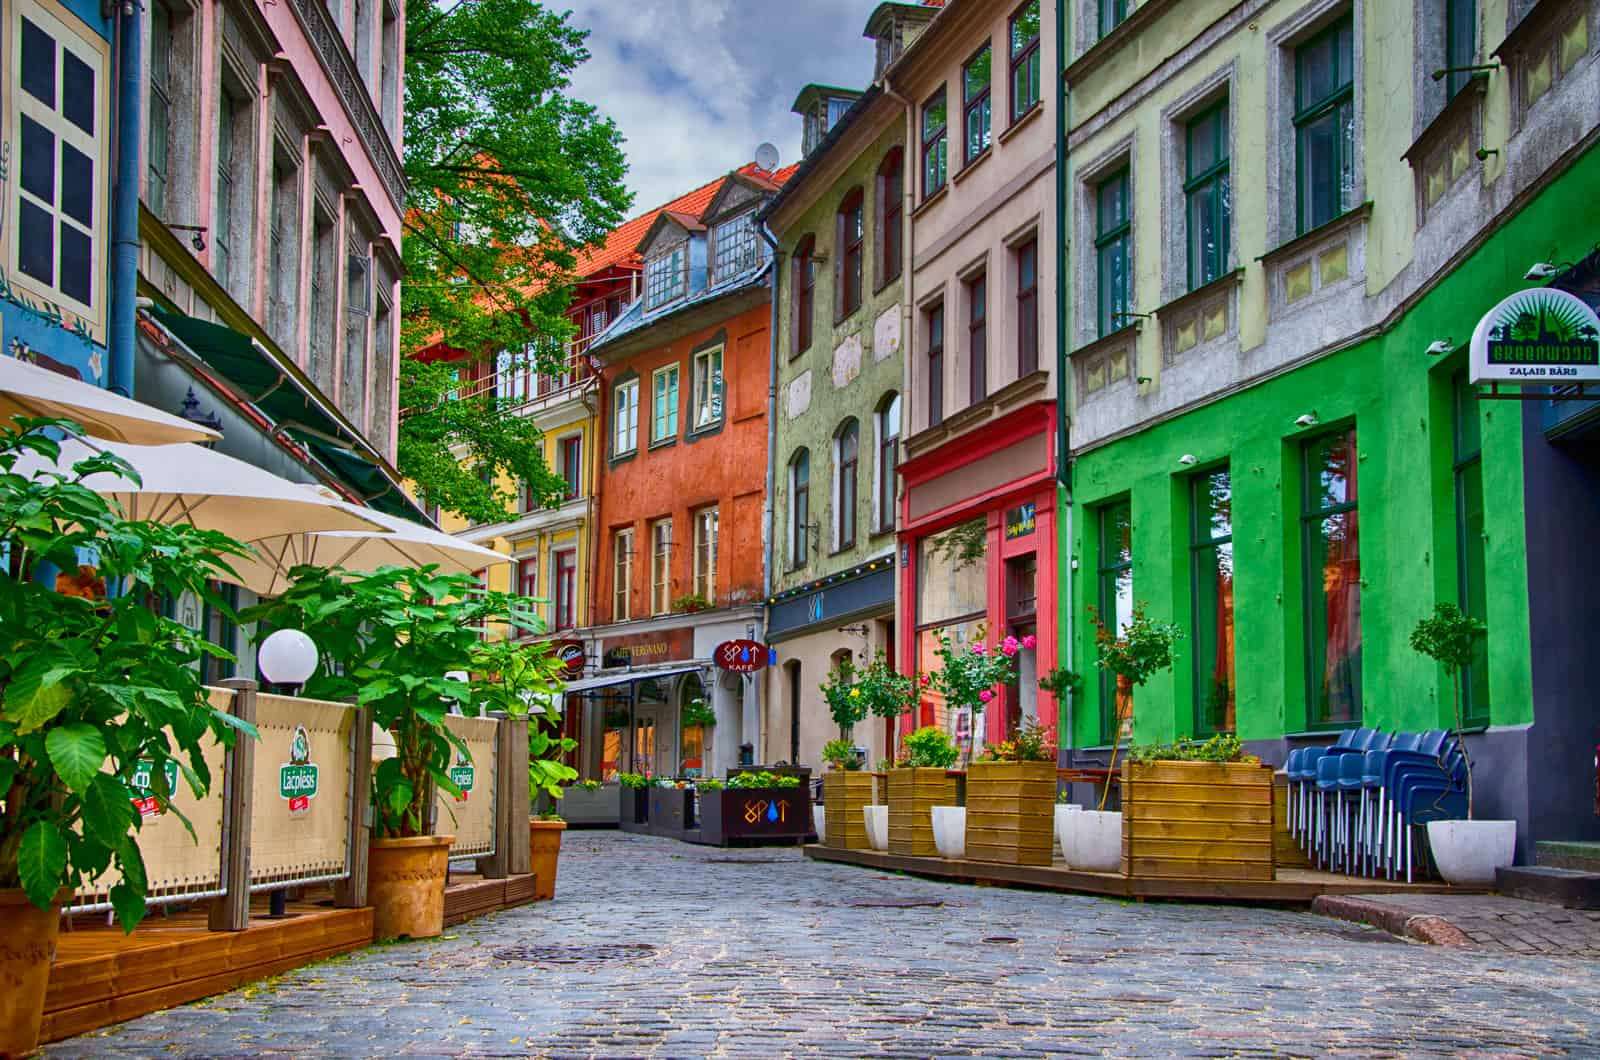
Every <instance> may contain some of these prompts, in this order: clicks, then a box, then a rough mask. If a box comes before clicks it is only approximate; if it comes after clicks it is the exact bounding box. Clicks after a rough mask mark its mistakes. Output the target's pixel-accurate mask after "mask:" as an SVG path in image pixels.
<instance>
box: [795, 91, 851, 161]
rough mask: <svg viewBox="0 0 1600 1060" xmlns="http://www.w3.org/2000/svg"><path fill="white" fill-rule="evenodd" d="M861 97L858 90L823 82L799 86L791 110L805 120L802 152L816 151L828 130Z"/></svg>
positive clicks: (837, 122) (841, 119) (801, 143)
mask: <svg viewBox="0 0 1600 1060" xmlns="http://www.w3.org/2000/svg"><path fill="white" fill-rule="evenodd" d="M860 96H861V93H859V92H854V91H851V90H850V89H845V88H829V87H827V86H826V85H807V86H806V87H805V88H803V89H801V90H800V96H799V98H797V99H796V100H795V102H794V113H796V114H798V115H800V117H801V118H802V119H803V120H804V123H805V124H804V130H803V134H802V136H801V139H800V150H801V153H803V154H808V155H809V154H810V153H811V152H812V151H814V150H816V148H817V145H818V144H820V143H822V141H823V138H824V137H826V136H827V135H828V132H829V131H830V130H831V129H832V128H833V127H834V126H835V125H838V124H839V122H841V121H843V120H844V116H845V115H846V114H848V113H849V112H850V107H851V106H852V105H853V104H854V103H855V101H856V100H857V99H859V98H860Z"/></svg>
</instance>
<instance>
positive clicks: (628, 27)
mask: <svg viewBox="0 0 1600 1060" xmlns="http://www.w3.org/2000/svg"><path fill="white" fill-rule="evenodd" d="M875 6H876V3H875V0H802V2H800V3H788V2H784V0H746V2H743V3H740V2H738V0H652V2H648V3H642V4H629V3H619V2H617V0H574V3H573V15H572V20H573V23H574V24H575V25H578V26H582V27H585V28H588V29H589V30H591V33H590V36H589V50H590V52H591V53H592V58H591V59H590V61H589V62H588V63H585V64H584V65H583V66H582V67H580V68H579V69H578V71H577V73H576V74H575V75H574V78H573V82H574V84H573V88H574V92H575V93H576V94H577V95H578V96H579V97H581V98H583V99H586V100H588V101H589V102H591V103H593V104H594V105H595V106H596V107H598V108H599V109H600V110H601V111H602V112H603V113H605V114H606V115H607V116H609V117H611V118H612V119H614V120H615V121H616V123H617V126H618V128H620V129H621V130H622V134H623V136H624V137H626V138H627V144H626V147H625V149H626V151H627V154H628V162H629V174H628V187H629V188H630V189H632V190H633V191H634V193H635V199H634V210H633V212H634V213H640V212H642V211H644V210H647V209H650V208H652V207H655V206H659V205H660V204H661V203H663V202H666V201H668V200H670V199H672V198H675V197H676V196H678V195H681V194H683V193H684V192H686V191H689V190H690V189H692V188H695V187H698V186H699V185H701V184H704V183H706V182H707V181H709V180H711V179H713V178H715V177H717V176H720V175H721V174H723V173H726V172H727V171H728V170H730V169H733V168H735V167H737V166H741V165H743V164H744V163H746V162H748V161H750V160H751V159H752V158H753V157H754V155H755V149H756V145H757V144H759V143H761V142H762V141H764V140H765V141H770V142H772V143H774V144H777V145H778V149H779V153H780V154H781V156H782V158H783V161H784V163H785V164H788V163H790V162H793V161H796V160H797V158H798V156H799V153H800V119H799V118H798V117H797V116H796V115H794V114H791V113H789V106H790V104H791V103H793V102H794V97H795V96H796V95H797V94H798V93H799V91H800V88H801V86H802V85H805V84H808V83H811V82H818V83H822V84H833V85H844V86H854V87H857V88H864V87H866V84H867V81H868V79H869V78H870V77H871V76H872V61H873V51H872V42H871V41H868V40H866V39H864V38H863V37H862V36H861V30H862V27H863V26H865V24H866V20H867V16H868V15H869V14H871V13H872V10H873V8H874V7H875Z"/></svg>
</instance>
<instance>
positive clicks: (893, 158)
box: [877, 147, 906, 288]
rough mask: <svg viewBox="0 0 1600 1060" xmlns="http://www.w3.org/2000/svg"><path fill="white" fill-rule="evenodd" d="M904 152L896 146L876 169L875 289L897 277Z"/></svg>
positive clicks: (899, 254)
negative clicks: (876, 237) (876, 267)
mask: <svg viewBox="0 0 1600 1060" xmlns="http://www.w3.org/2000/svg"><path fill="white" fill-rule="evenodd" d="M905 164H906V161H905V152H904V151H902V150H901V149H900V148H898V147H896V148H893V149H891V150H890V151H889V153H888V154H886V155H884V156H883V162H882V163H881V164H879V166H878V187H877V196H878V287H880V288H882V287H884V286H886V285H888V284H889V283H892V282H893V281H895V280H898V279H899V278H900V256H901V249H902V248H901V240H902V237H903V236H904V234H905V233H904V228H903V225H902V223H901V222H902V221H903V220H904V217H905Z"/></svg>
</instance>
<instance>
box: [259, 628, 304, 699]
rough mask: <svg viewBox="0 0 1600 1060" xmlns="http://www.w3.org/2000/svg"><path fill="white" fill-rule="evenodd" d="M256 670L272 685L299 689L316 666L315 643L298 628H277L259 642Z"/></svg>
mask: <svg viewBox="0 0 1600 1060" xmlns="http://www.w3.org/2000/svg"><path fill="white" fill-rule="evenodd" d="M256 669H258V670H260V671H261V676H262V677H264V678H266V679H267V680H268V681H270V682H271V683H272V684H275V685H293V686H294V687H295V688H297V689H298V688H299V687H300V686H301V685H303V684H305V683H306V682H307V681H309V680H310V679H311V675H312V673H314V672H315V671H316V669H317V645H316V642H315V641H313V640H312V639H311V638H310V637H308V636H306V635H305V634H304V633H302V632H300V631H299V630H298V629H280V630H276V631H274V632H273V633H272V634H270V635H269V636H268V637H267V639H266V640H264V641H262V642H261V648H260V649H259V650H258V651H257V652H256Z"/></svg>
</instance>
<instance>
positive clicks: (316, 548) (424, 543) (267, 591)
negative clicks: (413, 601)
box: [234, 501, 511, 596]
mask: <svg viewBox="0 0 1600 1060" xmlns="http://www.w3.org/2000/svg"><path fill="white" fill-rule="evenodd" d="M335 503H337V504H338V505H339V506H340V507H342V508H344V509H346V510H347V511H349V512H351V513H352V514H359V515H360V516H362V517H363V518H365V519H367V520H369V521H371V522H373V523H376V524H377V529H366V530H329V531H319V532H314V533H285V534H274V535H271V536H268V537H262V538H256V539H252V540H251V542H250V544H251V545H252V546H253V547H254V548H255V550H256V551H257V553H259V554H260V556H261V560H260V562H249V561H241V562H239V563H236V564H234V569H235V570H237V571H238V572H239V577H240V584H241V585H243V586H245V588H247V589H253V590H255V592H257V593H259V594H260V595H262V596H272V595H275V594H277V593H280V592H282V591H283V590H284V588H285V587H286V586H287V584H288V575H289V571H291V570H293V569H294V568H295V567H297V566H299V565H301V564H306V563H309V564H313V565H315V566H318V567H343V568H345V569H347V570H358V571H370V570H377V569H378V568H379V567H426V566H429V565H436V566H438V567H439V569H440V570H442V571H444V572H445V573H447V574H470V573H471V572H473V571H476V570H482V569H483V568H484V567H487V566H489V565H491V564H495V563H509V562H511V557H510V556H506V555H502V554H501V553H499V552H495V551H493V550H492V549H487V548H483V547H481V546H479V545H474V544H471V543H470V542H467V541H462V540H460V539H458V538H454V537H451V536H450V535H449V534H444V533H440V532H439V531H438V530H434V529H433V528H431V527H427V526H422V525H420V524H418V523H413V522H409V521H407V520H405V519H400V518H396V517H395V516H392V515H386V514H384V513H383V512H375V511H371V510H369V509H366V508H358V507H356V506H355V505H353V504H346V503H345V502H343V501H338V502H335Z"/></svg>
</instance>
